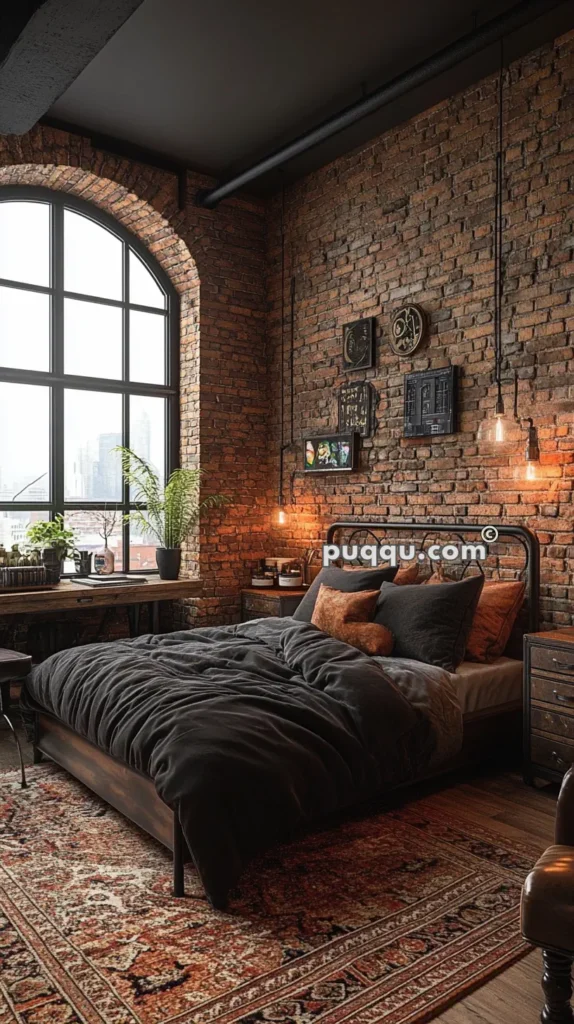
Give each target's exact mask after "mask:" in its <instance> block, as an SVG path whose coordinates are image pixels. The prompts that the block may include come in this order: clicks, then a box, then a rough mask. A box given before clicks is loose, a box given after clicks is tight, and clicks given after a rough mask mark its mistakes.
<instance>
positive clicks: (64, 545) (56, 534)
mask: <svg viewBox="0 0 574 1024" xmlns="http://www.w3.org/2000/svg"><path fill="white" fill-rule="evenodd" d="M26 536H27V538H28V541H29V543H30V546H31V547H33V548H34V550H36V551H40V552H41V553H42V561H43V563H44V565H45V566H46V570H47V572H48V573H49V575H50V582H53V583H57V582H58V580H59V579H60V576H61V575H62V568H63V562H64V559H65V558H69V557H70V556H71V555H73V554H74V531H73V530H67V529H66V528H65V526H64V517H63V515H61V514H60V513H58V515H57V516H54V518H53V519H48V520H44V521H41V522H38V523H30V524H29V525H28V527H27V529H26Z"/></svg>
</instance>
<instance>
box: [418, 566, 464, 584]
mask: <svg viewBox="0 0 574 1024" xmlns="http://www.w3.org/2000/svg"><path fill="white" fill-rule="evenodd" d="M423 583H425V584H426V583H430V584H431V586H432V585H433V584H434V583H456V580H455V579H454V577H453V576H447V575H446V573H445V571H444V569H443V567H442V565H437V567H436V569H433V573H432V576H429V577H428V579H426V580H423Z"/></svg>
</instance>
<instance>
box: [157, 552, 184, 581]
mask: <svg viewBox="0 0 574 1024" xmlns="http://www.w3.org/2000/svg"><path fill="white" fill-rule="evenodd" d="M155 558H156V562H157V567H158V569H159V578H160V580H176V579H177V578H178V576H179V567H180V565H181V548H156V549H155Z"/></svg>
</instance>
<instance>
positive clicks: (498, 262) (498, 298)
mask: <svg viewBox="0 0 574 1024" xmlns="http://www.w3.org/2000/svg"><path fill="white" fill-rule="evenodd" d="M503 99H504V46H503V40H501V41H500V70H499V74H498V118H497V125H498V131H497V152H496V173H495V198H494V244H493V248H494V381H495V384H496V405H495V407H494V415H493V416H492V415H488V416H487V417H485V419H483V421H482V423H481V425H480V427H479V430H478V440H479V441H480V442H487V443H489V444H504V442H506V441H508V440H511V439H512V433H513V427H514V426H515V424H516V420H517V415H516V384H515V399H514V416H513V417H510V416H507V415H506V412H505V408H504V398H503V395H502V297H503V287H504V281H503V270H502V191H503V162H504V157H503V127H504V117H503V115H504V107H503ZM514 379H515V381H516V377H515V378H514Z"/></svg>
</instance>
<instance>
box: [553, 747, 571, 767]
mask: <svg viewBox="0 0 574 1024" xmlns="http://www.w3.org/2000/svg"><path fill="white" fill-rule="evenodd" d="M551 757H552V758H553V760H554V761H556V764H557V765H558V767H559V768H570V762H569V761H565V760H564V758H563V757H560V754H559V753H558V751H556V750H553V751H552V754H551Z"/></svg>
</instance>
